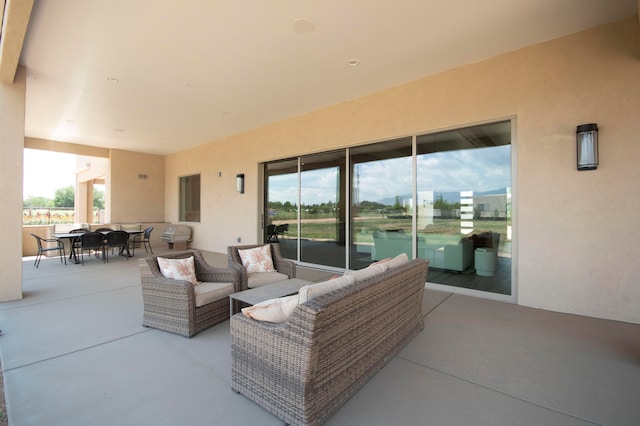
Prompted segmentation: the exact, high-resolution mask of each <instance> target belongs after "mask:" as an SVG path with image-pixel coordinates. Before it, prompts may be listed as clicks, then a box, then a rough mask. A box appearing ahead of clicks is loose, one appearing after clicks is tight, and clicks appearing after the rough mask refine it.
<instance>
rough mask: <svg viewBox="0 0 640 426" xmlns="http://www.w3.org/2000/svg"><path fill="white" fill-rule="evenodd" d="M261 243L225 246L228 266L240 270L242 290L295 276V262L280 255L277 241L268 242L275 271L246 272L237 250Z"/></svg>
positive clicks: (258, 245)
mask: <svg viewBox="0 0 640 426" xmlns="http://www.w3.org/2000/svg"><path fill="white" fill-rule="evenodd" d="M263 245H265V244H254V245H245V246H229V247H227V262H228V264H229V268H233V269H235V270H236V271H238V272H240V286H241V287H242V290H247V289H250V288H255V287H259V286H261V285H267V284H270V283H274V282H278V281H282V280H283V279H287V278H295V277H296V264H295V263H294V262H293V261H291V260H287V259H285V258H284V257H282V254H281V253H280V245H279V244H278V243H270V244H269V245H270V246H271V259H272V260H273V266H274V267H275V268H276V271H275V272H254V273H248V272H247V270H246V269H245V267H244V266H242V259H241V258H240V254H239V253H238V250H247V249H252V248H256V247H261V246H263Z"/></svg>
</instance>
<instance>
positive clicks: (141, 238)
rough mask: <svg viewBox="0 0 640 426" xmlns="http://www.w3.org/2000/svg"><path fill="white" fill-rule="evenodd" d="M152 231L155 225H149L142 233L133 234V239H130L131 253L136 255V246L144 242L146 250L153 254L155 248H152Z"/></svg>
mask: <svg viewBox="0 0 640 426" xmlns="http://www.w3.org/2000/svg"><path fill="white" fill-rule="evenodd" d="M151 231H153V226H149V227H148V228H145V230H144V232H143V233H142V234H137V235H134V236H133V239H131V240H129V241H130V243H131V244H130V247H131V249H132V250H131V255H132V256H135V255H136V246H137V245H138V244H142V245H143V246H144V251H145V252H147V253H149V251H150V252H151V254H153V249H152V248H151Z"/></svg>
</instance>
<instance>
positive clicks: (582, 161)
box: [576, 123, 598, 170]
mask: <svg viewBox="0 0 640 426" xmlns="http://www.w3.org/2000/svg"><path fill="white" fill-rule="evenodd" d="M576 143H577V145H578V147H577V148H578V170H595V169H597V168H598V125H597V124H595V123H590V124H581V125H579V126H578V128H577V129H576Z"/></svg>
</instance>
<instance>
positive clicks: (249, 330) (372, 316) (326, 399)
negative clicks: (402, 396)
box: [230, 259, 429, 425]
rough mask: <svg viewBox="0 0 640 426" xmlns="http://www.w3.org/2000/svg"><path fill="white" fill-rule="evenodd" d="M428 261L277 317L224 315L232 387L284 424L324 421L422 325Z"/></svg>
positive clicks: (420, 328) (303, 305) (329, 294)
mask: <svg viewBox="0 0 640 426" xmlns="http://www.w3.org/2000/svg"><path fill="white" fill-rule="evenodd" d="M428 265H429V262H428V261H427V260H424V259H417V260H413V261H411V262H409V263H407V264H404V265H402V266H399V267H397V268H393V269H390V270H388V271H386V272H383V273H380V274H378V275H376V276H374V277H371V278H367V279H364V280H362V281H359V282H356V283H354V284H351V285H348V286H346V287H344V288H341V289H339V290H336V291H333V292H331V293H328V294H325V295H323V296H320V297H318V298H315V299H312V300H309V301H307V302H305V303H303V304H301V305H298V306H297V307H296V308H295V309H294V311H293V313H292V314H291V316H290V317H289V319H288V320H287V321H285V322H283V323H279V324H274V323H270V322H259V321H256V320H253V319H249V318H246V317H245V316H244V315H241V314H237V315H234V316H233V317H232V318H231V325H230V332H231V383H232V384H231V387H232V389H233V390H234V391H236V392H238V393H241V394H243V395H244V396H246V397H247V398H249V399H251V400H253V401H254V402H256V403H257V404H258V405H260V406H261V407H263V408H264V409H266V410H267V411H269V412H271V413H272V414H273V415H274V416H276V417H278V418H280V419H282V420H283V421H284V422H286V423H288V424H290V425H318V424H320V423H322V422H324V421H325V420H326V419H327V418H328V417H329V416H331V414H332V413H334V412H335V411H336V410H337V409H338V408H339V407H340V406H341V405H342V404H344V403H345V401H347V399H349V398H350V397H351V396H352V395H353V394H354V393H356V391H357V390H358V389H359V388H360V387H361V386H363V385H364V384H365V383H366V382H367V381H368V380H369V379H370V378H371V377H373V376H374V375H375V374H376V373H377V372H378V371H379V370H380V369H381V368H382V367H383V366H384V365H385V364H386V363H387V362H389V360H391V358H392V357H393V356H394V355H396V354H397V353H398V352H399V351H400V350H401V349H402V348H403V347H404V346H405V345H406V344H407V343H408V342H409V341H411V339H413V338H414V337H415V335H416V334H418V333H419V332H420V331H421V330H422V328H423V327H424V323H423V317H422V296H423V294H424V285H425V281H426V277H427V268H428Z"/></svg>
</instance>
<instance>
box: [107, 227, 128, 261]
mask: <svg viewBox="0 0 640 426" xmlns="http://www.w3.org/2000/svg"><path fill="white" fill-rule="evenodd" d="M115 248H118V249H119V253H120V254H122V253H124V252H125V250H126V253H125V255H126V257H127V260H129V233H128V232H127V231H111V232H109V233H108V234H107V235H106V240H105V243H104V254H105V258H106V261H107V262H109V249H111V252H112V253H113V250H114V249H115Z"/></svg>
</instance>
